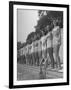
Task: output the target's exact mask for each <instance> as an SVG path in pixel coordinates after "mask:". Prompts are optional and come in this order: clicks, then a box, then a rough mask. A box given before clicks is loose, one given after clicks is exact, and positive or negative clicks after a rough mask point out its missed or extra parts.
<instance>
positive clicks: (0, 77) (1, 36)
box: [0, 0, 71, 90]
mask: <svg viewBox="0 0 71 90" xmlns="http://www.w3.org/2000/svg"><path fill="white" fill-rule="evenodd" d="M17 1H18V0H17ZM19 1H20V0H19ZM22 1H26V2H27V1H29V2H41V3H43V2H45V3H59V4H69V5H71V0H22ZM70 9H71V6H70ZM70 15H71V12H70ZM70 20H71V18H70ZM70 34H71V31H70ZM70 38H71V35H70ZM8 40H9V0H0V90H8V77H9V75H8V72H9V52H8V51H9V41H8ZM70 64H71V63H70ZM70 68H71V66H70ZM70 74H71V73H70ZM33 89H34V90H36V89H37V90H39V89H42V90H43V89H45V90H47V89H50V90H53V89H54V90H60V89H63V90H67V89H68V90H70V89H71V79H70V85H69V86H54V87H38V88H29V90H33ZM25 90H28V88H26V89H25Z"/></svg>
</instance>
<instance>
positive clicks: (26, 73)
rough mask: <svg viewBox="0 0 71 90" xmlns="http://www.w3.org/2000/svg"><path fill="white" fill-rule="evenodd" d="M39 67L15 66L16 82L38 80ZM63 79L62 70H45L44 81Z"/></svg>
mask: <svg viewBox="0 0 71 90" xmlns="http://www.w3.org/2000/svg"><path fill="white" fill-rule="evenodd" d="M39 72H40V67H39V66H38V67H37V66H29V65H24V64H17V80H38V79H40V74H39ZM57 78H63V69H61V70H59V69H56V68H55V69H51V68H47V70H46V78H45V79H57Z"/></svg>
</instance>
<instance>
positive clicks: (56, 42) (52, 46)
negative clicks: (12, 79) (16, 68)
mask: <svg viewBox="0 0 71 90" xmlns="http://www.w3.org/2000/svg"><path fill="white" fill-rule="evenodd" d="M62 37H63V28H60V27H59V26H56V27H54V28H53V30H52V31H50V32H49V33H48V34H47V35H45V36H43V37H41V39H40V40H36V41H34V42H32V43H31V44H27V45H26V46H24V47H23V48H21V49H20V50H19V52H20V60H22V61H23V63H24V64H27V65H35V66H39V65H40V64H41V62H42V60H43V58H44V61H45V64H46V66H47V67H49V66H50V67H52V68H55V67H57V68H58V67H61V64H62V61H63V57H62V56H63V47H62V46H63V43H62V42H63V41H62Z"/></svg>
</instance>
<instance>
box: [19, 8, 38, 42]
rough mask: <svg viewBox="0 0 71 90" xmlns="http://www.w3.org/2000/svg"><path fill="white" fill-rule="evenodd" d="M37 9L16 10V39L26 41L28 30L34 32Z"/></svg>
mask: <svg viewBox="0 0 71 90" xmlns="http://www.w3.org/2000/svg"><path fill="white" fill-rule="evenodd" d="M37 20H38V11H37V10H25V9H18V10H17V30H18V33H17V40H18V41H21V42H22V43H23V42H26V38H27V36H28V34H29V33H30V32H34V31H35V28H34V26H36V25H37Z"/></svg>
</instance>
